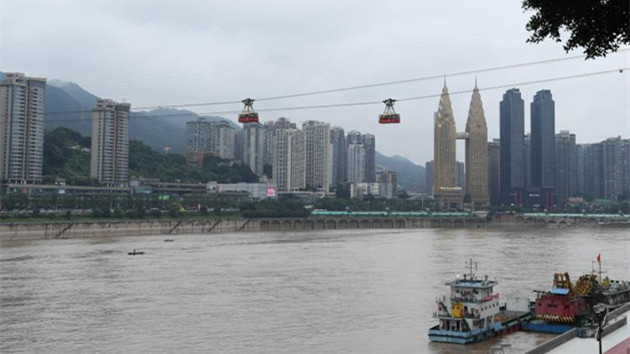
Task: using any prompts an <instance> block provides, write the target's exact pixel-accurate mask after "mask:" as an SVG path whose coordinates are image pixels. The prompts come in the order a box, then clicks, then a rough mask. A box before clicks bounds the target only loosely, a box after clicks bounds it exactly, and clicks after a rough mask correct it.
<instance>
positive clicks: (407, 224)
mask: <svg viewBox="0 0 630 354" xmlns="http://www.w3.org/2000/svg"><path fill="white" fill-rule="evenodd" d="M480 227H487V223H486V221H485V220H484V219H478V218H433V219H414V218H390V217H382V218H379V217H371V218H347V217H346V218H343V217H342V218H254V219H229V220H228V219H206V220H202V219H195V220H125V221H92V222H73V221H68V222H50V223H11V224H0V240H26V239H56V238H80V237H104V236H138V235H174V234H210V233H226V232H258V231H313V230H344V229H412V228H413V229H418V228H480Z"/></svg>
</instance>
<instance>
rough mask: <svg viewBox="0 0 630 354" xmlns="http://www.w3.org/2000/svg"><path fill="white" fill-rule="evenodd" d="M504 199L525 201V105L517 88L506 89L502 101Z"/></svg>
mask: <svg viewBox="0 0 630 354" xmlns="http://www.w3.org/2000/svg"><path fill="white" fill-rule="evenodd" d="M500 126H501V127H500V140H501V145H500V169H501V173H500V174H501V181H500V186H501V203H502V204H504V205H510V204H514V205H523V193H524V191H525V171H524V163H525V154H524V151H523V149H524V143H523V136H524V130H525V108H524V101H523V99H522V98H521V92H520V91H519V90H518V89H510V90H507V91H506V92H505V93H504V94H503V100H502V101H501V103H500Z"/></svg>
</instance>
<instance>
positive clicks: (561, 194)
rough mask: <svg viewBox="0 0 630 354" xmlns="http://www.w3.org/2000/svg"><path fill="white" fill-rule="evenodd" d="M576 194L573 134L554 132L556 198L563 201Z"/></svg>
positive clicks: (563, 131)
mask: <svg viewBox="0 0 630 354" xmlns="http://www.w3.org/2000/svg"><path fill="white" fill-rule="evenodd" d="M576 194H577V149H576V145H575V134H571V133H570V132H569V131H567V130H561V131H560V133H559V134H556V199H557V202H558V203H563V202H565V201H566V200H567V199H568V198H570V197H573V196H575V195H576Z"/></svg>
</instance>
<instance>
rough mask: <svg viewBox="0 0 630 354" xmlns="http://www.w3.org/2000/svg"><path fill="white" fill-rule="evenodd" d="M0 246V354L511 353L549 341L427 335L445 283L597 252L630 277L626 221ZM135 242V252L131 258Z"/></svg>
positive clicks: (523, 281)
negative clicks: (456, 340) (474, 272)
mask: <svg viewBox="0 0 630 354" xmlns="http://www.w3.org/2000/svg"><path fill="white" fill-rule="evenodd" d="M174 239H175V241H174V242H169V243H166V242H163V240H164V236H142V237H109V238H100V239H69V240H37V241H10V242H3V243H1V244H0V352H2V353H174V352H180V353H210V352H211V353H488V352H490V348H491V347H493V346H497V345H498V344H501V343H503V344H510V345H511V347H510V348H509V350H508V351H507V352H509V353H519V352H523V351H525V350H527V349H530V348H532V347H534V346H535V345H536V344H539V343H541V342H543V341H545V340H547V339H548V338H550V336H548V335H540V334H530V333H525V332H517V333H513V334H510V335H507V336H504V337H500V338H499V339H495V340H493V341H488V342H484V343H481V344H476V345H472V346H460V345H449V344H439V343H430V342H429V341H428V337H427V331H428V329H429V328H430V327H431V326H433V325H434V324H435V320H434V319H433V318H432V317H431V315H432V311H433V303H434V299H435V298H436V297H437V296H441V295H442V294H446V293H447V291H448V287H446V286H444V282H445V281H447V280H449V279H452V278H454V277H455V276H456V275H457V274H461V273H464V272H465V271H466V269H464V262H465V261H466V260H467V259H468V258H469V257H472V258H474V259H475V260H476V261H477V262H478V274H479V275H483V274H488V275H490V278H493V279H494V278H496V280H497V281H498V282H499V286H498V287H497V288H496V290H498V291H499V292H500V293H501V297H502V298H503V300H505V299H506V298H512V297H528V298H532V297H533V295H534V293H533V292H532V290H533V289H548V288H549V287H550V286H551V283H552V279H553V273H555V272H569V273H570V274H571V275H572V276H573V277H574V279H577V276H578V275H579V274H581V273H584V272H588V271H590V270H591V261H592V260H594V259H595V257H596V256H597V254H598V253H601V255H602V261H603V265H604V268H606V269H607V270H608V275H609V276H610V277H611V278H613V279H630V274H629V259H630V248H629V245H630V231H629V230H628V229H603V228H602V229H584V230H576V229H506V230H485V229H471V230H439V229H438V230H428V229H422V230H402V231H384V230H353V231H350V230H347V231H337V230H335V231H332V230H331V231H322V232H313V233H258V234H221V235H208V236H201V235H177V236H174ZM132 249H137V250H141V251H144V252H146V253H145V254H144V255H142V256H128V255H127V252H128V251H131V250H132Z"/></svg>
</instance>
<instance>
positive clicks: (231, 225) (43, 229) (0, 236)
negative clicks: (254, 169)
mask: <svg viewBox="0 0 630 354" xmlns="http://www.w3.org/2000/svg"><path fill="white" fill-rule="evenodd" d="M248 225H249V220H246V219H237V220H143V221H103V222H51V223H37V224H35V223H13V224H0V240H34V239H56V238H89V237H105V236H141V235H174V234H206V233H224V232H235V231H257V230H250V229H249V228H248Z"/></svg>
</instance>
